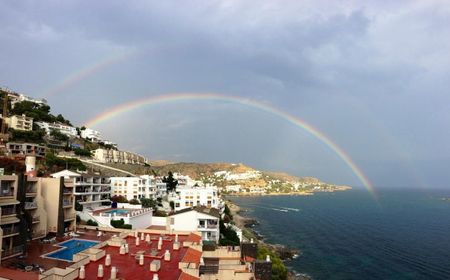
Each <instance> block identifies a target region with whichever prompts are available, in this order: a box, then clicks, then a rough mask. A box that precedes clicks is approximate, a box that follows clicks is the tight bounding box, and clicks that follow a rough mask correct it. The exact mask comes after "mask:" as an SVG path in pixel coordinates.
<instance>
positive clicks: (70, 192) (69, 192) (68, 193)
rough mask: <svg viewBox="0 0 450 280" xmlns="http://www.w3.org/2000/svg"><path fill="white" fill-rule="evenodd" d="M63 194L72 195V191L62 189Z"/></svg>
mask: <svg viewBox="0 0 450 280" xmlns="http://www.w3.org/2000/svg"><path fill="white" fill-rule="evenodd" d="M63 194H64V195H70V194H73V191H72V189H68V188H63Z"/></svg>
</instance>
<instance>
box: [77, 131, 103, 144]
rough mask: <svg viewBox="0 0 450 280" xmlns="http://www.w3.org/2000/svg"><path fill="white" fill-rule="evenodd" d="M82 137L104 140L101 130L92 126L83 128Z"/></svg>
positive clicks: (95, 140) (94, 140) (93, 140)
mask: <svg viewBox="0 0 450 280" xmlns="http://www.w3.org/2000/svg"><path fill="white" fill-rule="evenodd" d="M81 138H83V139H90V140H91V141H92V142H98V141H100V140H102V138H101V136H100V132H98V131H97V130H93V129H90V128H85V129H82V130H81Z"/></svg>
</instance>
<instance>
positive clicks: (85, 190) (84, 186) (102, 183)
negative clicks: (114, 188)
mask: <svg viewBox="0 0 450 280" xmlns="http://www.w3.org/2000/svg"><path fill="white" fill-rule="evenodd" d="M51 176H52V177H53V178H60V177H64V182H65V183H66V184H68V183H70V184H71V185H72V186H73V187H75V192H74V194H75V201H78V203H80V204H82V205H83V206H84V207H88V208H91V209H95V208H96V207H99V206H101V203H102V202H108V201H110V196H111V181H110V179H109V177H104V176H98V175H86V174H78V173H76V172H72V171H69V170H63V171H60V172H57V173H54V174H51Z"/></svg>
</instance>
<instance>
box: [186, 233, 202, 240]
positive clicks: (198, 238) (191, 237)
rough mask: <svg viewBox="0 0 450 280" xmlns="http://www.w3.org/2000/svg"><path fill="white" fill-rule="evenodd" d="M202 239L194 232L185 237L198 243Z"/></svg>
mask: <svg viewBox="0 0 450 280" xmlns="http://www.w3.org/2000/svg"><path fill="white" fill-rule="evenodd" d="M201 240H202V237H201V236H200V235H198V234H195V233H192V232H191V233H190V234H189V236H188V237H187V238H186V241H187V242H194V243H199V242H200V241H201Z"/></svg>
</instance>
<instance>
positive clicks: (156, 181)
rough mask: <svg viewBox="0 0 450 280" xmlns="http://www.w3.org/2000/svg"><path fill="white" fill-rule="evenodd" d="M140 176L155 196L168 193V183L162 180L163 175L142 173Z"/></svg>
mask: <svg viewBox="0 0 450 280" xmlns="http://www.w3.org/2000/svg"><path fill="white" fill-rule="evenodd" d="M140 177H141V178H142V180H143V181H144V184H145V185H147V186H148V187H149V189H150V193H152V194H153V196H154V197H156V198H158V197H163V196H165V195H167V184H166V183H164V182H163V181H162V178H161V177H159V176H156V177H155V176H153V175H142V176H140Z"/></svg>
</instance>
